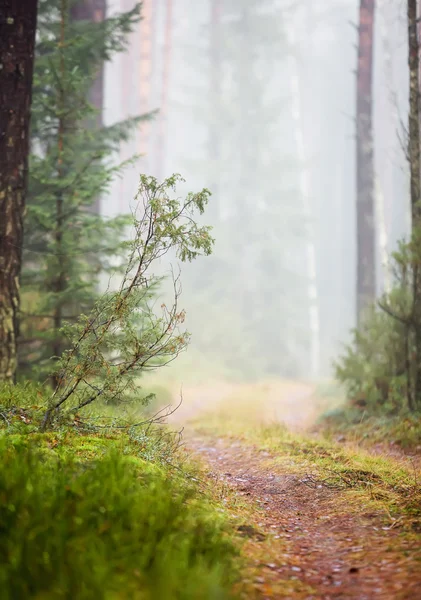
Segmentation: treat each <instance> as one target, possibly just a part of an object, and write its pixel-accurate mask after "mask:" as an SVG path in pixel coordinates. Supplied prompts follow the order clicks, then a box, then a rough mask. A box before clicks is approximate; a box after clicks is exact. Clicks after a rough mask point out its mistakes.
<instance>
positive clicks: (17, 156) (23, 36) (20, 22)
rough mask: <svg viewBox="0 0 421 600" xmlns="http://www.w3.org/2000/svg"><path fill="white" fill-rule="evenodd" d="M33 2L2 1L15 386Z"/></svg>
mask: <svg viewBox="0 0 421 600" xmlns="http://www.w3.org/2000/svg"><path fill="white" fill-rule="evenodd" d="M36 21H37V0H0V381H11V382H12V381H14V379H15V376H16V368H17V338H18V333H19V305H20V293H19V278H20V272H21V261H22V242H23V216H24V211H25V199H26V190H27V173H28V153H29V120H30V106H31V91H32V74H33V64H34V43H35V31H36Z"/></svg>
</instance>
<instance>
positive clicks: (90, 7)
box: [70, 0, 107, 213]
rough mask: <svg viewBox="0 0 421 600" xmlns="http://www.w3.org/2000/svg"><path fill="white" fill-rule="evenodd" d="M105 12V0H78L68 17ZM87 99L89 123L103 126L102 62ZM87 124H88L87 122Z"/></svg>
mask: <svg viewBox="0 0 421 600" xmlns="http://www.w3.org/2000/svg"><path fill="white" fill-rule="evenodd" d="M106 12H107V2H106V0H78V1H77V2H76V3H75V4H73V5H72V6H71V9H70V17H71V19H72V20H74V21H87V22H88V23H89V22H94V23H101V22H102V21H104V19H105V16H106ZM89 100H90V102H91V104H92V106H94V107H95V109H96V114H95V115H94V118H93V120H92V123H91V124H90V125H91V126H93V127H94V128H99V127H102V126H103V124H104V123H103V109H104V62H100V63H99V64H98V65H97V70H96V76H95V79H94V80H93V82H92V85H91V89H90V91H89ZM88 125H89V124H88ZM92 208H93V210H94V212H96V213H99V212H100V198H99V196H98V197H97V198H96V200H95V203H94V206H93V207H92Z"/></svg>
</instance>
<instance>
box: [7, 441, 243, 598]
mask: <svg viewBox="0 0 421 600" xmlns="http://www.w3.org/2000/svg"><path fill="white" fill-rule="evenodd" d="M125 444H126V442H125V441H124V440H123V436H121V437H120V438H116V439H111V440H107V439H102V438H99V437H94V436H89V437H82V436H78V435H75V434H70V433H66V434H62V435H61V436H56V435H54V434H46V435H35V436H19V435H17V434H15V435H12V436H8V435H3V436H2V438H1V439H0V461H1V464H2V469H1V471H0V590H1V598H2V599H3V598H4V599H5V600H9V599H14V598H31V597H33V598H35V597H36V598H48V599H50V598H81V599H83V598H98V599H101V598H104V599H108V598H110V599H114V598H119V599H120V598H122V599H124V598H141V599H143V598H145V599H149V598H162V599H163V600H165V599H166V598H180V599H184V598H185V599H190V598H197V599H199V598H204V599H205V598H226V597H229V590H230V587H231V584H232V582H233V580H234V579H235V575H236V570H235V568H234V562H233V561H234V559H235V556H236V550H235V546H234V544H233V543H232V541H231V540H230V530H229V527H228V525H227V522H226V520H225V519H224V517H223V516H222V515H221V514H219V513H218V512H217V511H216V510H215V509H214V508H213V507H212V505H211V504H210V503H209V502H208V501H207V500H206V498H204V497H202V496H199V495H198V493H197V489H196V488H195V487H194V486H193V485H192V484H189V483H187V481H188V480H187V479H186V478H184V477H180V476H176V475H172V474H170V472H169V471H168V469H167V470H165V469H164V468H162V466H157V465H153V464H150V463H147V462H146V461H145V460H142V459H141V458H140V457H139V456H136V455H135V454H133V453H131V454H128V451H129V447H128V446H127V445H125ZM124 451H126V452H127V454H126V455H125V454H124Z"/></svg>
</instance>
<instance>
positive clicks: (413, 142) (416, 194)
mask: <svg viewBox="0 0 421 600" xmlns="http://www.w3.org/2000/svg"><path fill="white" fill-rule="evenodd" d="M407 8H408V65H409V117H408V160H409V171H410V182H411V185H410V190H411V216H412V235H413V239H414V240H418V239H419V230H420V227H421V206H420V167H421V161H420V159H421V155H420V114H419V109H420V106H419V99H420V88H419V86H420V76H419V54H418V53H419V43H418V31H417V30H418V26H417V0H408V7H407ZM413 271H414V272H413V327H414V330H415V331H414V346H415V354H416V358H415V361H416V375H415V384H414V385H415V390H414V398H415V403H416V404H417V405H418V406H421V272H420V269H419V267H418V264H414V266H413Z"/></svg>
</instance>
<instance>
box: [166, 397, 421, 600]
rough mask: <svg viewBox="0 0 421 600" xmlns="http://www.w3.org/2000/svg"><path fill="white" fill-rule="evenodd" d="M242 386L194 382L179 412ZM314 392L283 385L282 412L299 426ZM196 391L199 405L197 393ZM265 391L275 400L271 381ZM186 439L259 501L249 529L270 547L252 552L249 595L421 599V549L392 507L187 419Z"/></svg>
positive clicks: (214, 403) (204, 406)
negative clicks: (357, 499) (374, 507)
mask: <svg viewBox="0 0 421 600" xmlns="http://www.w3.org/2000/svg"><path fill="white" fill-rule="evenodd" d="M266 391H268V390H266ZM236 392H238V390H233V389H232V388H231V387H230V386H228V387H225V388H224V389H222V388H220V389H219V390H216V389H215V388H213V389H208V390H207V391H204V390H203V389H202V390H200V389H191V390H189V393H188V396H187V398H186V399H187V403H186V405H185V407H184V413H182V414H181V415H180V414H179V415H178V420H180V417H181V418H182V419H183V420H184V419H187V421H188V419H189V418H192V417H195V418H197V416H198V415H203V414H204V411H206V410H209V407H210V406H211V407H212V409H213V411H218V410H220V408H221V406H224V402H225V404H226V402H228V400H227V399H226V398H227V395H229V394H231V399H232V397H233V394H234V397H235V393H236ZM278 392H279V390H278ZM218 393H219V394H221V396H220V397H219V398H217V395H218ZM308 395H309V388H308V387H306V386H292V387H289V388H287V389H283V393H282V397H281V398H280V399H279V402H278V404H276V403H275V410H278V417H279V418H280V419H281V420H282V421H283V422H288V423H289V424H290V425H292V426H298V425H299V424H300V416H301V414H302V413H301V411H302V410H303V407H304V406H305V403H306V402H307V401H308ZM194 396H196V403H195V404H193V405H192V404H191V403H190V402H189V398H191V397H194ZM267 396H268V398H269V399H270V401H271V402H272V403H273V394H271V392H270V390H269V391H268V393H267ZM271 396H272V397H271ZM222 397H224V398H225V400H224V401H223V402H222V405H221V404H220V401H221V398H222ZM218 403H219V404H218ZM256 403H257V404H258V407H259V410H258V411H257V414H259V415H260V417H261V419H262V420H263V421H264V420H266V419H268V418H269V417H268V414H267V411H266V409H264V407H263V406H262V405H261V404H260V403H259V401H258V399H256V402H255V404H256ZM272 407H273V404H272ZM225 408H226V406H225ZM288 417H289V418H288ZM269 420H273V415H271V416H270V418H269ZM186 443H187V446H188V448H189V449H190V450H191V451H192V452H193V453H194V454H195V455H196V456H197V457H199V458H200V459H201V460H202V461H204V463H205V464H206V465H207V467H208V469H209V476H210V477H213V478H215V479H216V480H218V481H219V482H220V483H222V484H224V485H225V486H226V488H227V489H228V490H229V493H230V494H233V495H234V496H236V497H238V498H239V499H247V501H249V502H251V503H252V505H253V506H254V511H253V517H252V518H250V521H251V522H250V523H249V524H248V525H247V526H243V527H242V529H241V532H242V533H243V534H244V535H245V536H246V537H248V538H250V540H252V542H253V543H254V544H255V545H256V544H261V547H262V550H261V551H260V550H257V551H256V549H254V551H253V552H252V555H251V556H250V564H249V573H250V579H251V580H250V582H249V584H248V587H247V589H248V592H247V593H246V596H244V597H246V598H259V599H264V598H291V599H294V600H296V599H301V598H302V599H307V600H311V599H316V598H317V599H319V598H323V599H325V600H330V599H347V598H352V599H358V600H371V599H376V598H381V599H387V600H388V599H390V600H404V599H407V600H417V599H420V600H421V563H420V556H419V553H418V559H417V558H416V557H415V554H416V553H414V547H413V544H414V542H413V540H412V541H411V538H408V537H405V538H403V537H402V536H400V532H399V530H398V528H396V529H394V528H393V527H390V523H389V524H387V523H386V522H385V515H384V512H383V513H382V512H381V511H379V512H364V509H362V508H361V506H356V505H355V504H354V505H353V504H352V503H350V502H349V499H348V498H349V496H348V497H347V495H346V492H343V491H340V490H332V489H328V488H326V487H324V486H321V485H317V484H314V482H313V481H310V480H308V479H307V477H306V476H304V475H302V473H301V474H298V473H297V474H294V473H293V472H288V473H285V472H282V469H281V468H280V467H279V465H277V464H276V462H275V461H274V460H273V458H274V457H273V456H271V455H270V453H268V452H262V451H261V450H259V448H257V447H252V446H249V445H246V444H241V443H240V442H239V441H234V442H233V441H232V439H231V440H230V439H228V438H224V437H215V436H213V437H212V436H209V435H205V434H200V433H198V431H197V430H195V427H194V426H189V425H188V423H187V427H186ZM418 539H419V538H418ZM411 546H412V547H411Z"/></svg>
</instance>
